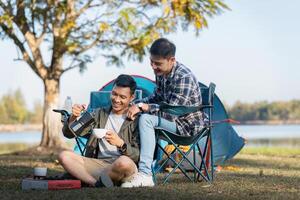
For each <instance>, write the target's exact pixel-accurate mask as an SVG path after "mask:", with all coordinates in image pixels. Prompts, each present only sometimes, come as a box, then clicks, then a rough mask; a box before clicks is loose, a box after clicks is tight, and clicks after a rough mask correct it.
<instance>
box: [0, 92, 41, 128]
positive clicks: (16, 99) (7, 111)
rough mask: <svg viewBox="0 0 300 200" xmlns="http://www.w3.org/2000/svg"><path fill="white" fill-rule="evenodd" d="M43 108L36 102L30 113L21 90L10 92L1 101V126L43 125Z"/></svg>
mask: <svg viewBox="0 0 300 200" xmlns="http://www.w3.org/2000/svg"><path fill="white" fill-rule="evenodd" d="M42 113H43V106H42V105H41V104H40V103H38V102H36V103H35V105H34V110H33V112H31V111H29V110H28V109H27V107H26V103H25V100H24V97H23V94H22V92H21V90H20V89H18V90H16V91H15V92H8V94H6V95H4V96H2V97H1V99H0V124H23V123H41V122H42V121H41V120H42Z"/></svg>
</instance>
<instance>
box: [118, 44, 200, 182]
mask: <svg viewBox="0 0 300 200" xmlns="http://www.w3.org/2000/svg"><path fill="white" fill-rule="evenodd" d="M175 52H176V46H175V45H174V44H173V43H172V42H170V41H169V40H167V39H165V38H160V39H158V40H156V41H154V43H153V44H152V46H151V48H150V65H151V67H152V69H153V71H154V74H155V78H156V89H155V91H154V93H153V94H152V95H151V96H149V97H146V98H144V99H142V100H141V101H139V102H138V101H136V102H135V104H134V105H132V106H131V107H130V108H129V111H128V112H127V114H128V117H129V118H131V119H134V118H135V117H136V116H137V114H138V113H143V114H142V115H141V116H140V120H139V130H140V131H139V132H140V143H141V144H140V145H141V152H140V161H139V164H138V166H139V172H138V173H137V174H136V175H135V176H134V178H133V179H132V180H131V181H128V182H126V183H123V184H122V186H123V187H139V186H150V187H151V186H154V182H153V180H152V171H151V164H152V161H153V154H154V150H155V145H156V139H155V130H154V129H155V127H156V126H158V117H157V116H156V115H153V114H154V113H155V112H157V111H159V105H158V104H159V103H160V102H165V103H168V104H170V105H184V106H199V105H201V103H202V101H201V92H200V87H199V84H198V80H197V78H196V76H195V75H194V74H193V73H192V71H191V70H190V69H189V68H187V67H186V66H184V65H183V64H181V63H179V62H177V61H176V59H175ZM163 114H164V115H163V118H162V119H161V123H160V127H161V128H163V129H165V130H167V131H169V132H173V133H178V134H180V135H194V134H197V133H198V132H199V131H200V130H201V129H202V127H203V125H204V115H203V113H202V112H201V111H197V112H194V113H190V114H188V115H185V116H181V117H179V118H176V117H174V116H171V115H168V114H166V113H163Z"/></svg>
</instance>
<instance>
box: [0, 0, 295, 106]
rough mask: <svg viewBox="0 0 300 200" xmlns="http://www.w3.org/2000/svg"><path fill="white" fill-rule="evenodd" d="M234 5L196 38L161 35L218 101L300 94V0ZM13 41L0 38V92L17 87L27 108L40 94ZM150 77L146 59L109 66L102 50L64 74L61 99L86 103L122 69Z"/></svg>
mask: <svg viewBox="0 0 300 200" xmlns="http://www.w3.org/2000/svg"><path fill="white" fill-rule="evenodd" d="M225 3H227V5H228V6H229V7H230V8H231V11H225V12H224V13H223V14H221V15H218V16H215V17H214V18H209V19H208V24H209V27H208V29H204V30H203V31H202V32H201V33H200V36H199V37H196V36H195V34H194V33H193V30H192V29H190V30H189V31H188V32H182V31H179V32H177V33H176V34H172V35H166V36H164V37H166V38H168V39H170V40H171V41H173V42H174V43H175V44H176V46H177V52H176V59H177V60H178V61H179V62H181V63H183V64H184V65H186V66H187V67H189V68H190V69H191V70H192V71H193V72H194V74H195V75H196V77H197V78H198V80H199V81H200V82H202V83H204V84H206V85H208V84H209V83H210V82H214V83H215V84H216V85H217V87H216V94H217V95H218V96H219V98H220V99H221V101H223V102H225V103H226V104H228V105H233V104H234V103H235V102H236V101H242V102H248V103H252V102H257V101H262V100H266V101H269V102H271V101H288V100H292V99H300V23H299V19H300V12H299V10H298V8H299V7H300V1H299V0H290V1H286V2H284V1H280V0H227V1H225ZM15 58H17V51H16V47H15V46H14V45H13V43H12V42H11V41H9V40H5V41H0V69H1V74H0V80H1V81H0V83H1V84H0V97H1V96H2V95H4V94H6V93H8V92H9V91H14V90H16V89H18V88H19V89H21V91H22V92H23V95H24V97H25V100H26V103H27V105H28V107H29V108H32V107H33V103H34V102H35V101H41V102H42V101H43V95H44V89H43V83H42V81H41V80H40V79H39V78H38V77H37V76H36V75H35V74H34V73H33V71H32V70H31V69H30V68H29V67H28V66H27V65H26V64H25V63H24V62H20V61H14V59H15ZM121 73H125V74H138V75H143V76H146V77H148V78H151V79H154V74H153V72H152V69H151V67H150V63H149V59H148V58H147V57H146V58H145V59H144V61H143V62H142V63H138V62H132V61H129V62H125V67H124V68H117V67H115V66H106V64H105V59H104V58H102V57H99V58H97V59H95V60H94V61H93V62H92V63H91V64H89V65H88V69H87V71H85V72H84V73H83V74H80V73H79V72H78V70H73V71H70V72H67V73H66V74H64V75H63V76H62V78H61V88H60V92H61V94H60V102H61V105H62V104H63V102H64V99H65V98H66V96H71V97H72V100H73V103H85V104H88V101H89V93H90V91H95V90H98V89H99V88H101V86H103V85H104V84H105V83H107V82H108V81H110V80H112V79H114V78H116V77H117V76H118V75H119V74H121Z"/></svg>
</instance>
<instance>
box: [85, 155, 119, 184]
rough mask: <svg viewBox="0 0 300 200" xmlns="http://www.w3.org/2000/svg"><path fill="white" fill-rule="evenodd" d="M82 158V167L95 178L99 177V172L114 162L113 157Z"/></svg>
mask: <svg viewBox="0 0 300 200" xmlns="http://www.w3.org/2000/svg"><path fill="white" fill-rule="evenodd" d="M82 159H83V162H84V168H85V169H86V171H87V172H88V173H89V174H90V175H91V176H93V177H94V178H95V179H96V180H98V179H99V177H100V174H101V172H103V170H105V169H106V168H108V167H110V166H111V165H112V163H113V162H114V160H113V159H96V158H87V157H82Z"/></svg>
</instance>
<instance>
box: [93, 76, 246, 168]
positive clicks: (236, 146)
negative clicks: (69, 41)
mask: <svg viewBox="0 0 300 200" xmlns="http://www.w3.org/2000/svg"><path fill="white" fill-rule="evenodd" d="M133 77H134V79H135V81H136V82H137V89H138V90H142V97H147V96H149V95H150V94H152V93H153V91H154V88H155V86H156V85H155V82H154V81H152V80H150V79H148V78H145V77H142V76H136V75H133ZM199 84H200V87H204V88H205V87H207V86H205V85H204V84H202V83H199ZM112 88H113V80H112V81H110V82H109V83H107V84H106V85H104V86H103V87H102V88H101V89H100V90H99V91H111V90H112ZM203 98H207V97H205V96H204V97H203ZM90 103H91V102H90ZM212 118H213V119H212V120H213V121H214V122H216V123H214V127H213V131H212V144H213V145H212V148H213V154H214V162H215V164H221V163H223V162H224V161H226V160H228V159H230V158H232V157H233V156H234V155H235V154H237V153H238V152H239V151H240V150H241V149H242V148H243V146H244V144H245V140H244V138H242V137H240V136H239V135H238V134H237V132H236V131H235V130H234V128H233V127H232V125H231V124H230V123H228V115H227V112H226V110H225V108H224V106H223V104H222V102H221V101H220V99H219V97H218V96H217V95H215V97H214V112H213V117H212Z"/></svg>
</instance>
